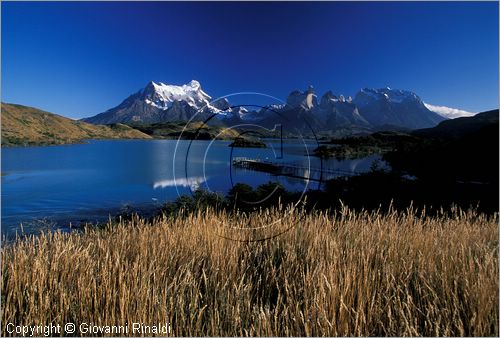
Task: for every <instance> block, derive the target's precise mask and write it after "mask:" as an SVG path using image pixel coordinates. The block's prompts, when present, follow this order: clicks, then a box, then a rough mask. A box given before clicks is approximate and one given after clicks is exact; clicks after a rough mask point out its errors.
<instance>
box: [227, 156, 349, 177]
mask: <svg viewBox="0 0 500 338" xmlns="http://www.w3.org/2000/svg"><path fill="white" fill-rule="evenodd" d="M233 166H235V167H237V168H243V169H248V170H255V171H262V172H266V173H270V174H272V175H276V176H286V177H292V178H298V179H303V180H310V181H317V182H322V181H325V180H328V179H331V178H336V177H346V176H356V175H358V174H359V173H356V172H352V171H347V170H341V169H332V168H315V167H309V166H304V165H300V164H297V163H285V162H270V161H262V160H257V159H250V158H246V157H238V158H235V159H233Z"/></svg>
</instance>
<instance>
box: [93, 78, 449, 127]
mask: <svg viewBox="0 0 500 338" xmlns="http://www.w3.org/2000/svg"><path fill="white" fill-rule="evenodd" d="M213 114H215V117H216V118H215V119H213V121H218V122H220V123H223V124H226V125H235V124H241V123H248V122H251V123H255V122H259V123H261V124H263V125H264V126H268V125H269V126H271V127H272V126H274V124H276V123H282V122H283V119H285V120H286V121H287V123H288V127H290V128H298V129H304V128H306V129H310V128H313V129H314V130H315V131H330V130H337V129H341V128H351V127H360V128H364V129H367V128H372V127H379V126H384V125H390V126H395V127H402V128H408V129H416V128H426V127H433V126H435V125H436V124H438V123H439V122H441V121H442V120H444V119H445V117H442V116H441V115H438V114H436V113H435V112H433V111H431V110H429V109H428V107H427V106H426V104H424V102H423V101H422V100H421V99H420V98H419V97H418V96H417V95H416V94H415V93H412V92H410V91H405V90H393V89H390V88H382V89H368V88H365V89H362V90H361V91H360V92H358V93H357V95H356V96H355V98H354V100H353V99H352V98H351V97H350V96H349V97H347V98H345V97H344V96H343V95H335V94H334V93H333V92H332V91H327V92H326V93H325V94H324V95H323V96H321V98H318V96H317V95H316V93H315V91H314V88H313V87H312V86H310V87H309V88H308V89H306V90H304V91H300V90H294V91H292V92H291V93H290V94H289V96H288V97H287V100H286V104H283V105H272V106H269V107H267V108H262V109H260V110H254V111H249V110H247V109H246V108H245V107H232V106H231V103H230V102H229V101H228V100H227V99H226V98H222V99H219V100H216V101H213V100H212V98H211V97H210V96H209V95H208V94H207V93H205V92H204V91H203V90H202V88H201V85H200V83H199V82H198V81H196V80H192V81H191V82H189V83H187V84H184V85H170V84H164V83H161V82H153V81H151V82H149V83H148V84H147V85H146V86H145V87H144V88H143V89H141V90H139V91H138V92H136V93H135V94H132V95H130V96H129V97H128V98H126V99H125V100H124V101H123V102H122V103H120V104H119V105H118V106H116V107H114V108H112V109H109V110H108V111H106V112H104V113H101V114H98V115H96V116H93V117H89V118H86V119H84V121H86V122H90V123H94V124H112V123H158V122H173V121H188V120H190V119H191V118H193V116H194V118H193V119H194V120H198V121H200V120H201V121H202V120H205V119H207V118H208V117H210V116H212V115H213ZM195 115H196V116H195ZM304 122H307V123H304Z"/></svg>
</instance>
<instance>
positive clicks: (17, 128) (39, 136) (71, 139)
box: [1, 103, 151, 146]
mask: <svg viewBox="0 0 500 338" xmlns="http://www.w3.org/2000/svg"><path fill="white" fill-rule="evenodd" d="M1 109H2V110H1V111H2V114H1V118H2V146H28V145H50V144H64V143H76V142H80V141H81V140H85V139H116V138H141V139H146V138H151V136H149V135H146V134H144V133H143V132H141V131H138V130H135V129H133V128H131V127H129V126H126V125H123V124H116V125H112V126H99V125H92V124H89V123H86V122H82V121H75V120H71V119H69V118H66V117H62V116H59V115H55V114H52V113H48V112H46V111H43V110H39V109H36V108H32V107H26V106H22V105H17V104H8V103H2V106H1Z"/></svg>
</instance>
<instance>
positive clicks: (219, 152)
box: [2, 140, 379, 235]
mask: <svg viewBox="0 0 500 338" xmlns="http://www.w3.org/2000/svg"><path fill="white" fill-rule="evenodd" d="M229 143H230V142H229V141H215V142H210V141H194V142H191V141H179V142H177V141H176V140H120V141H91V142H90V143H88V144H75V145H63V146H50V147H27V148H3V149H2V234H6V235H9V234H12V233H14V232H15V231H16V230H19V229H20V227H19V225H20V223H23V228H24V231H25V232H29V230H30V229H35V228H36V227H39V226H40V225H42V226H43V225H46V224H52V225H54V224H55V225H56V226H57V227H61V228H65V227H67V226H68V225H69V223H70V222H71V223H72V224H79V223H80V222H82V221H87V222H88V221H90V222H94V221H103V220H105V219H107V218H108V217H109V216H110V214H111V215H112V214H114V213H116V212H118V211H119V210H120V209H121V208H123V207H124V206H126V205H130V206H133V207H136V208H138V209H140V208H143V209H148V208H149V209H153V208H154V207H158V206H160V205H161V204H162V203H164V202H165V201H172V200H174V199H175V198H177V197H178V196H179V195H182V194H190V193H191V191H194V190H195V189H196V188H198V187H200V188H204V189H208V190H210V191H217V192H220V193H222V194H225V193H227V191H228V190H229V189H230V188H231V186H232V184H234V183H237V182H242V183H247V184H249V185H252V186H257V185H259V184H262V183H266V182H269V181H273V182H280V183H281V184H283V185H284V186H285V187H286V188H287V189H290V190H303V189H306V188H309V189H311V188H312V189H317V188H318V184H319V183H318V182H313V181H309V182H306V181H304V180H300V179H293V178H286V177H276V176H272V175H270V174H268V173H263V172H256V171H250V170H245V169H238V168H235V167H234V166H233V167H232V168H231V166H230V164H231V160H230V158H231V148H230V147H229V146H228V145H229ZM267 145H268V147H267V148H264V149H250V148H234V150H233V154H232V156H233V157H248V158H255V159H260V160H270V161H273V162H280V161H282V162H287V163H295V164H298V165H301V166H310V167H312V168H319V167H320V160H319V159H318V158H316V157H309V156H307V153H308V152H309V153H311V152H312V150H313V149H314V148H315V147H316V146H317V145H316V143H315V142H313V141H301V140H293V141H287V142H286V143H284V144H283V154H281V147H280V143H279V141H278V140H276V141H273V140H271V141H268V142H267ZM174 152H175V161H174ZM281 155H282V156H281ZM281 157H282V158H281ZM378 159H379V157H378V156H369V157H366V158H363V159H356V160H346V161H337V160H328V161H323V167H324V168H334V169H341V170H345V171H352V172H363V171H368V170H369V169H370V167H371V165H372V163H373V161H374V160H378ZM311 175H312V176H311V177H313V176H314V174H311Z"/></svg>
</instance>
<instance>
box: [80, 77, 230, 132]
mask: <svg viewBox="0 0 500 338" xmlns="http://www.w3.org/2000/svg"><path fill="white" fill-rule="evenodd" d="M211 99H212V98H211V97H210V96H209V95H208V94H207V93H205V92H204V91H203V90H202V89H201V85H200V83H199V82H198V81H196V80H192V81H191V82H189V83H188V84H185V85H181V86H177V85H167V84H164V83H161V82H159V83H156V82H153V81H151V82H149V83H148V84H147V85H146V87H145V88H143V89H141V90H139V91H138V92H137V93H135V94H133V95H131V96H129V97H128V98H127V99H125V100H124V101H123V102H122V103H120V104H119V105H118V106H117V107H114V108H112V109H109V110H108V111H106V112H104V113H101V114H98V115H96V116H93V117H89V118H86V119H83V120H84V121H86V122H90V123H95V124H111V123H132V122H144V123H155V122H169V121H187V120H189V119H190V118H191V117H192V116H193V115H195V114H197V113H199V114H198V115H199V116H197V118H196V119H197V120H202V119H204V118H206V117H207V116H209V114H212V113H222V112H223V110H225V109H227V108H229V103H228V102H227V100H225V99H223V100H218V101H216V102H214V103H213V104H210V101H211Z"/></svg>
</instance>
